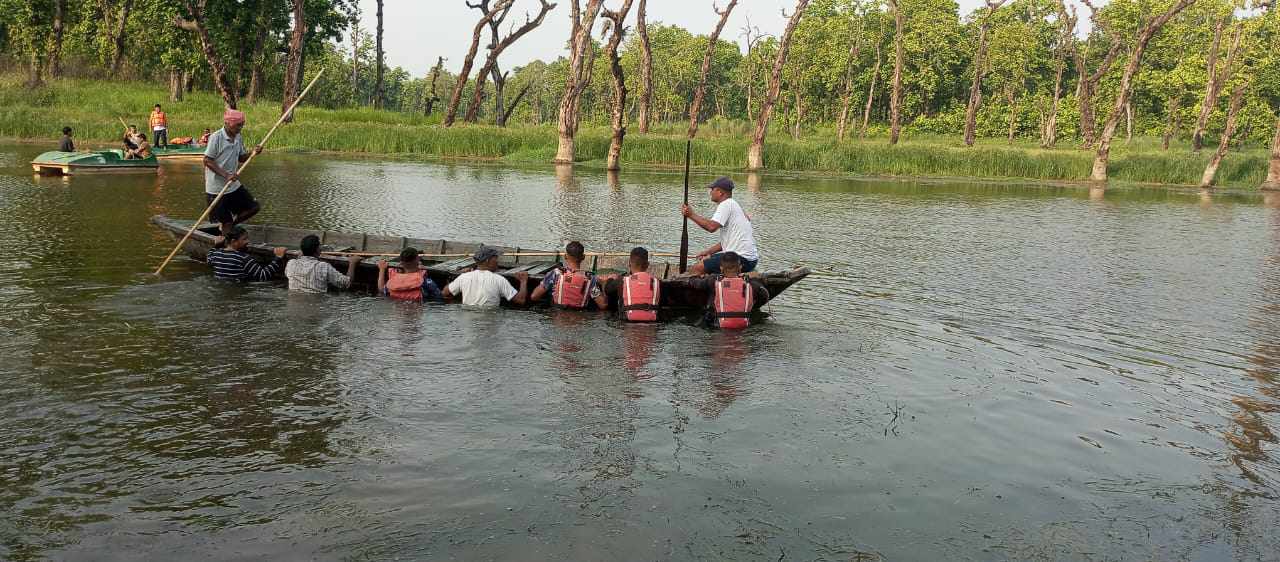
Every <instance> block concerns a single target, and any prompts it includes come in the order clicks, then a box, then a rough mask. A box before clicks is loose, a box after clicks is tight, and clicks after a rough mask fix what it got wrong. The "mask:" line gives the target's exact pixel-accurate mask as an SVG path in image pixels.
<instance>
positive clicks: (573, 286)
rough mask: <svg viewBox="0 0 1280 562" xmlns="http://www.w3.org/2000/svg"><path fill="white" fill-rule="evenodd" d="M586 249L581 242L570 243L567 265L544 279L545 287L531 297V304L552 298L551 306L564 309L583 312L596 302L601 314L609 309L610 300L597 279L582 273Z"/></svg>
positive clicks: (565, 256)
mask: <svg viewBox="0 0 1280 562" xmlns="http://www.w3.org/2000/svg"><path fill="white" fill-rule="evenodd" d="M586 257H587V249H586V248H585V247H583V245H582V242H577V241H574V242H570V243H568V244H566V245H565V247H564V263H563V264H561V265H560V267H558V268H556V269H554V270H552V271H551V273H548V274H547V276H546V277H543V278H542V283H541V284H539V285H538V286H537V288H535V289H534V290H533V294H532V295H530V296H529V300H530V302H538V301H540V300H542V299H543V297H545V296H547V294H548V293H550V294H551V302H552V303H554V304H555V305H556V306H559V307H562V308H572V309H576V310H582V309H585V308H587V306H588V305H589V304H590V303H592V302H594V303H595V304H596V306H597V307H599V309H600V310H608V309H609V300H608V299H606V298H605V296H604V290H603V289H601V287H600V283H599V282H598V280H597V279H596V276H595V275H592V274H591V272H590V271H585V270H583V269H582V260H584V259H586Z"/></svg>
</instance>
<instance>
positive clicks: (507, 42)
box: [465, 0, 556, 127]
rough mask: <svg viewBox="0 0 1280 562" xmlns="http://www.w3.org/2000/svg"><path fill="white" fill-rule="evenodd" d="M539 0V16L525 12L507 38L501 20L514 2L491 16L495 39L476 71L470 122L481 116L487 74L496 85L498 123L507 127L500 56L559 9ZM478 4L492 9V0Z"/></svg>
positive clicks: (467, 119) (481, 0)
mask: <svg viewBox="0 0 1280 562" xmlns="http://www.w3.org/2000/svg"><path fill="white" fill-rule="evenodd" d="M538 1H539V2H540V3H541V6H540V7H539V10H538V15H537V17H531V16H529V15H528V14H525V22H524V25H521V26H520V27H519V28H518V29H514V30H508V32H507V36H506V37H502V36H501V33H500V32H499V26H501V25H502V22H503V21H504V20H506V19H507V14H508V13H509V12H510V11H511V6H512V4H508V5H507V8H506V9H504V10H503V11H502V13H500V14H495V15H493V16H492V17H490V18H489V32H490V36H491V38H492V40H491V42H490V43H489V54H488V56H486V57H485V61H484V66H482V67H480V72H477V73H476V85H475V89H474V90H473V92H472V94H471V105H470V106H468V107H467V114H466V117H465V120H466V121H467V122H469V123H475V122H476V121H477V120H478V119H479V112H480V100H481V97H482V96H483V95H484V84H485V77H486V76H489V75H490V74H492V75H493V84H494V88H495V91H494V98H495V102H496V103H495V105H496V108H497V111H496V112H495V114H496V117H495V119H496V123H497V125H498V126H499V127H504V126H506V119H505V116H506V108H505V106H504V100H503V96H502V93H503V92H502V91H503V88H504V86H505V85H506V80H507V75H506V74H504V73H502V72H501V71H500V70H499V69H498V56H500V55H501V54H502V52H503V51H505V50H507V48H508V47H510V46H511V45H513V44H515V42H516V41H519V40H520V38H521V37H524V36H525V35H526V34H528V33H529V32H530V31H533V30H534V29H535V28H537V27H538V26H539V25H542V21H543V20H544V19H546V17H547V14H548V13H550V12H551V10H554V9H555V8H556V5H555V4H552V3H550V2H548V1H547V0H538ZM479 6H480V9H481V10H485V11H487V10H488V9H489V0H480V2H479Z"/></svg>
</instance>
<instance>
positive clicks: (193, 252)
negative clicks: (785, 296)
mask: <svg viewBox="0 0 1280 562" xmlns="http://www.w3.org/2000/svg"><path fill="white" fill-rule="evenodd" d="M151 222H152V223H153V224H155V225H156V226H159V227H160V228H161V229H162V230H164V231H165V232H167V233H169V235H170V236H171V237H172V238H173V239H174V240H180V239H182V236H183V235H184V234H186V233H187V230H188V229H190V228H191V221H189V220H179V219H172V218H169V217H167V216H165V215H156V216H154V217H152V218H151ZM243 226H244V228H245V230H247V231H248V232H249V247H248V248H247V251H248V252H249V253H250V254H252V255H254V256H256V257H258V258H259V259H262V260H264V261H265V260H268V259H270V258H271V256H272V250H273V249H274V248H277V247H284V248H287V249H288V250H289V252H288V254H287V256H288V257H290V258H294V257H298V256H299V255H300V253H299V252H298V244H299V243H300V242H301V241H302V238H303V237H304V236H307V235H311V234H314V235H316V236H319V237H320V243H321V252H322V255H321V258H320V259H322V260H324V261H326V262H328V263H330V264H332V265H333V266H334V267H335V268H337V269H338V270H339V271H343V272H345V271H346V270H347V257H345V256H341V255H328V254H324V253H325V252H351V253H362V254H399V253H400V250H402V249H404V248H406V247H414V248H417V249H418V251H420V252H422V253H423V254H424V256H423V258H422V264H423V266H424V267H425V268H426V270H427V273H428V275H429V276H430V277H431V279H432V280H434V281H435V282H436V283H437V284H439V285H440V286H441V287H443V286H445V284H447V283H449V282H450V281H453V279H454V278H456V277H457V276H458V275H461V274H462V273H464V272H465V271H467V270H468V269H470V268H471V267H472V266H473V265H474V262H473V261H472V260H471V258H470V257H469V256H470V255H471V254H472V253H473V252H475V251H476V249H477V248H479V247H480V244H477V243H471V242H454V241H451V240H429V239H422V238H406V237H402V236H377V235H372V234H361V233H350V232H334V231H324V230H307V229H302V228H288V227H282V226H266V225H243ZM218 234H219V231H218V226H217V225H216V224H211V223H210V224H204V225H201V226H200V228H197V229H196V231H195V232H194V233H192V235H191V237H190V238H188V239H187V242H186V244H184V246H183V251H184V252H186V254H187V255H189V256H191V257H192V258H193V259H196V260H199V261H205V259H206V257H207V255H208V252H209V250H211V249H213V247H214V243H215V238H217V236H218ZM486 245H488V246H493V247H496V248H499V249H501V250H502V251H504V252H506V254H510V255H503V256H502V257H501V258H500V259H499V264H500V265H501V269H499V271H498V273H499V274H501V275H503V276H504V277H506V278H508V279H509V280H511V281H512V284H513V285H514V284H515V274H516V273H518V272H521V271H523V272H526V273H528V274H529V283H530V285H529V286H530V287H531V288H532V287H533V286H534V284H535V283H539V282H541V281H542V279H543V277H544V276H546V275H547V274H548V273H550V272H551V271H552V270H554V269H555V268H556V267H557V266H558V264H559V261H560V260H559V254H558V253H557V252H555V251H542V250H536V249H530V248H515V247H510V246H502V245H498V244H486ZM515 254H546V255H544V256H521V255H515ZM433 256H434V257H433ZM388 259H392V261H393V262H394V258H388ZM585 265H587V266H590V268H591V270H592V271H594V272H595V273H596V274H597V275H604V274H608V273H623V272H625V271H626V267H627V257H626V256H621V255H619V256H589V257H588V258H587V263H586V264H585ZM678 270H679V268H678V267H677V265H676V264H675V263H671V262H670V261H662V260H651V263H650V271H651V272H652V273H653V274H654V275H655V276H658V277H659V278H660V279H662V306H663V308H664V309H668V310H673V311H676V310H681V309H683V310H684V311H688V310H694V309H701V308H703V307H704V306H705V305H706V302H707V301H706V299H707V297H706V294H705V293H704V292H703V291H701V290H698V289H695V288H693V287H692V286H691V285H690V283H689V281H690V278H689V277H680V276H679V275H678ZM809 273H810V271H809V268H806V267H796V268H793V269H789V270H783V271H772V272H762V273H761V279H760V280H761V282H762V283H764V285H765V287H766V288H768V289H769V295H770V298H771V299H773V298H777V297H778V295H780V294H782V292H783V291H785V290H786V289H787V288H788V287H790V286H792V285H794V284H796V283H797V282H799V281H800V280H801V279H804V278H805V277H807V276H808V275H809ZM377 278H378V268H377V263H376V261H375V260H372V259H366V260H365V261H363V262H361V264H360V265H359V267H358V268H357V270H356V276H355V279H354V280H353V282H354V283H355V284H356V285H357V286H360V287H364V288H369V287H374V286H376V284H377ZM610 288H612V287H610ZM609 299H610V302H611V303H613V305H616V303H617V301H618V295H617V294H616V293H615V292H613V291H610V294H609ZM764 304H765V303H764V302H758V303H756V308H757V309H759V308H760V307H761V306H763V305H764Z"/></svg>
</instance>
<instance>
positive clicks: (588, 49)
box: [554, 0, 604, 164]
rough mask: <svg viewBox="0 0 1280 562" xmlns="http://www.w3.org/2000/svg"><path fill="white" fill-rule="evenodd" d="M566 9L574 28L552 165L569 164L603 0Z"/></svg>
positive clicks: (574, 1)
mask: <svg viewBox="0 0 1280 562" xmlns="http://www.w3.org/2000/svg"><path fill="white" fill-rule="evenodd" d="M571 1H572V4H570V5H569V7H570V12H569V21H571V22H572V23H573V28H572V31H571V35H570V41H569V74H568V76H566V77H565V84H564V95H563V96H562V97H561V98H560V113H559V116H558V117H557V119H556V128H557V132H558V134H559V146H558V147H557V148H556V158H555V160H554V161H555V163H557V164H572V163H573V157H574V149H575V144H574V141H575V140H576V137H577V134H578V108H579V107H578V106H579V103H580V102H581V101H582V92H584V91H586V89H587V86H589V85H591V67H592V64H593V62H592V61H593V59H594V58H595V49H593V48H592V44H591V27H592V26H594V25H595V23H596V17H597V16H599V15H600V5H601V4H603V3H604V0H587V5H586V8H585V9H583V7H582V5H581V0H571Z"/></svg>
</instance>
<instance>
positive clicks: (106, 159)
mask: <svg viewBox="0 0 1280 562" xmlns="http://www.w3.org/2000/svg"><path fill="white" fill-rule="evenodd" d="M159 167H160V162H159V161H158V160H156V157H155V156H151V157H148V158H136V159H132V160H130V159H126V158H125V157H124V152H123V151H120V150H98V151H93V152H62V151H58V150H54V151H50V152H46V153H44V154H41V155H39V156H37V157H36V158H35V160H32V161H31V169H32V170H34V171H35V172H36V173H37V174H45V175H64V176H70V175H75V174H86V173H94V174H98V173H155V171H156V169H157V168H159Z"/></svg>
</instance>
